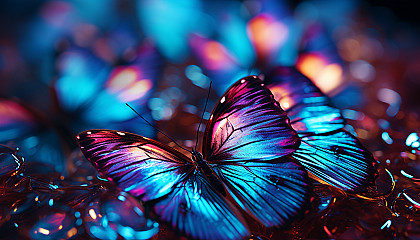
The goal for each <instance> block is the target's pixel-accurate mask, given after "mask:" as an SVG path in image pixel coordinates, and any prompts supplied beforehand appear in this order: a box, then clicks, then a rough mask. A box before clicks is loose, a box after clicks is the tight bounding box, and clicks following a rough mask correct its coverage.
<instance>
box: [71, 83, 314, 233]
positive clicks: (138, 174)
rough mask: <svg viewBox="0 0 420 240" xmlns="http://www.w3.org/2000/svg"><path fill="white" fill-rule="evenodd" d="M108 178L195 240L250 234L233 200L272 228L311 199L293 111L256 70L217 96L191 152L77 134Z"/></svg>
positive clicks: (127, 136)
mask: <svg viewBox="0 0 420 240" xmlns="http://www.w3.org/2000/svg"><path fill="white" fill-rule="evenodd" d="M77 142H78V143H79V145H80V149H81V150H82V152H83V154H84V155H85V157H86V158H87V159H88V160H90V161H91V163H92V164H93V165H94V166H95V167H96V168H97V169H98V171H99V172H100V173H101V174H102V175H103V176H104V177H106V178H109V179H112V180H113V181H114V182H116V183H117V185H118V186H119V187H121V188H122V189H123V190H124V191H127V192H129V193H131V194H132V195H134V196H136V197H138V198H139V200H141V201H143V202H144V205H145V207H146V208H150V209H152V213H151V217H154V218H157V219H159V220H160V221H161V222H163V223H166V224H168V225H169V226H171V227H172V228H174V229H176V230H177V231H178V232H179V233H180V234H181V235H185V236H187V237H191V238H195V239H241V238H243V237H245V236H249V235H250V233H249V230H248V227H247V224H246V222H245V220H244V218H243V217H242V216H241V214H240V213H239V211H238V210H237V208H236V207H235V206H234V204H233V203H231V202H230V200H228V199H233V200H234V202H235V203H236V204H237V205H238V206H239V207H240V208H242V210H244V211H245V212H246V213H247V214H249V215H250V216H252V217H253V218H254V219H256V220H257V221H258V222H260V223H262V224H264V225H265V226H267V227H286V226H287V225H289V224H290V222H291V220H293V219H294V218H296V217H297V216H298V215H300V214H301V213H303V211H304V210H305V206H306V203H308V201H309V198H310V185H309V183H308V179H307V173H306V171H305V170H304V169H303V168H302V167H301V166H300V165H299V164H297V163H296V162H295V161H294V160H293V159H292V158H289V157H284V156H286V155H288V154H291V153H293V152H294V151H295V150H296V149H297V148H298V147H299V144H300V139H299V137H298V135H297V133H296V132H295V131H294V130H293V129H292V128H291V127H290V125H289V118H288V117H287V115H286V113H285V112H284V111H283V110H282V109H281V108H280V106H279V104H278V103H277V102H276V101H275V100H274V98H273V95H272V94H271V93H270V91H269V90H268V89H267V88H266V87H265V86H264V84H263V83H262V81H261V80H260V79H258V78H257V77H255V76H249V77H245V78H243V79H241V80H239V81H237V82H236V83H235V84H233V85H232V86H231V87H230V88H229V89H228V90H227V92H226V93H225V94H223V96H222V97H221V98H220V100H219V101H218V103H217V104H216V106H215V108H214V109H213V113H212V114H211V117H210V120H209V122H208V123H207V127H206V130H205V133H204V138H203V149H202V152H203V155H202V154H201V153H199V152H198V151H197V150H196V149H193V150H192V151H190V153H191V154H192V157H191V159H189V158H188V157H187V156H185V155H184V154H182V153H181V152H178V151H177V150H175V149H174V148H171V147H169V146H167V145H164V144H162V143H160V142H157V141H155V140H152V139H149V138H146V137H142V136H139V135H136V134H133V133H128V132H122V131H113V130H88V131H84V132H82V133H80V134H79V135H78V136H77Z"/></svg>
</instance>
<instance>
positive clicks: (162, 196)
mask: <svg viewBox="0 0 420 240" xmlns="http://www.w3.org/2000/svg"><path fill="white" fill-rule="evenodd" d="M77 141H78V143H79V145H80V148H81V150H82V152H83V153H84V155H85V156H86V158H87V159H89V160H90V161H91V162H92V164H93V165H94V166H95V167H96V168H97V169H98V170H99V172H100V173H101V174H102V175H103V176H105V177H108V178H110V179H112V180H113V181H114V182H116V183H117V185H118V186H119V187H120V188H122V189H123V190H125V191H128V192H130V193H131V194H133V195H134V196H137V197H138V198H140V200H142V201H145V202H146V203H145V204H152V205H153V209H154V213H156V214H157V218H159V219H160V220H161V221H162V222H165V223H167V224H169V225H171V226H172V227H173V228H176V229H177V231H179V232H180V233H181V234H183V235H186V236H189V237H192V238H200V239H241V238H243V237H245V236H248V235H249V231H248V228H247V227H246V225H245V222H244V220H243V219H242V218H241V216H240V214H239V213H238V211H237V210H236V209H235V207H234V206H232V204H230V203H229V202H228V201H226V199H225V198H224V197H223V196H221V195H220V194H219V193H217V191H216V190H214V189H213V187H212V186H211V184H210V183H209V182H208V181H207V180H206V179H205V178H204V177H203V176H202V175H201V173H200V172H197V171H196V170H195V167H194V165H193V163H192V161H191V160H190V159H188V158H187V157H185V156H184V155H183V154H181V153H179V152H178V151H176V150H175V149H173V148H170V147H168V146H166V145H163V144H161V143H159V142H157V141H154V140H151V139H148V138H145V137H141V136H138V135H136V134H132V133H127V132H120V131H113V130H89V131H85V132H82V133H80V134H79V135H78V136H77ZM209 226H212V227H211V228H209Z"/></svg>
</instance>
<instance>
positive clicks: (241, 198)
mask: <svg viewBox="0 0 420 240" xmlns="http://www.w3.org/2000/svg"><path fill="white" fill-rule="evenodd" d="M215 169H216V172H217V173H218V175H219V176H220V178H221V179H222V180H223V182H225V184H226V186H227V189H228V190H229V192H230V194H231V195H232V197H233V198H234V199H235V200H236V202H237V203H238V204H239V205H240V206H241V207H242V208H243V209H244V210H246V211H247V212H248V213H250V214H251V215H252V216H253V217H254V218H256V219H258V220H259V221H260V222H261V223H263V224H264V225H265V226H267V227H279V226H281V227H288V226H290V225H289V224H290V223H291V222H292V220H293V219H295V218H296V217H298V216H299V215H301V214H302V213H303V211H304V210H305V208H304V206H305V205H307V202H308V201H309V198H310V194H309V193H310V185H309V184H308V182H309V179H308V177H307V173H306V171H305V169H304V168H303V167H302V166H301V165H299V164H297V163H295V162H294V161H293V160H290V159H286V158H282V159H281V160H278V161H276V162H275V163H272V162H270V163H267V162H244V163H235V164H229V165H219V166H216V167H215Z"/></svg>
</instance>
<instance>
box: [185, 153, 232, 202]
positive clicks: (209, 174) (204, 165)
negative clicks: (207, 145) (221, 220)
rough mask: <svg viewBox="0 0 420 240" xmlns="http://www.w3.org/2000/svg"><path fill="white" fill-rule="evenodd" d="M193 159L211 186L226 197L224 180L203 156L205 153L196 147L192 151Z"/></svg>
mask: <svg viewBox="0 0 420 240" xmlns="http://www.w3.org/2000/svg"><path fill="white" fill-rule="evenodd" d="M191 160H193V162H194V164H195V167H196V169H197V170H198V171H200V172H201V173H202V174H203V175H204V176H206V178H207V180H208V181H209V182H210V184H211V186H212V187H213V188H214V189H215V190H217V192H219V193H220V194H221V195H222V196H224V197H226V190H225V187H224V184H223V182H222V181H220V179H219V178H218V177H217V175H216V173H215V172H214V170H213V169H212V168H211V167H210V165H209V163H208V162H207V161H206V160H205V159H204V158H203V155H202V154H201V153H200V152H197V151H196V150H195V149H194V150H193V151H192V155H191Z"/></svg>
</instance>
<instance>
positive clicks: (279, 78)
mask: <svg viewBox="0 0 420 240" xmlns="http://www.w3.org/2000/svg"><path fill="white" fill-rule="evenodd" d="M265 82H266V84H267V87H268V88H269V89H270V90H271V92H272V93H273V95H274V98H275V99H276V100H277V101H278V102H279V103H280V105H281V107H282V108H283V109H284V110H285V111H286V112H287V115H288V116H289V118H290V121H291V124H292V127H293V129H295V130H296V131H297V132H298V134H299V136H301V137H303V136H307V135H312V134H318V133H325V132H330V131H334V130H337V129H340V128H343V127H344V124H345V120H344V118H343V116H342V115H341V112H340V110H339V109H337V108H336V107H334V106H333V105H332V103H331V101H330V99H329V98H328V97H327V96H325V95H324V94H323V93H322V92H321V90H319V88H317V87H316V86H315V85H314V84H313V83H312V81H311V80H309V79H308V78H307V77H305V76H304V75H303V74H301V73H300V72H298V71H297V70H296V69H295V68H293V67H277V68H274V69H273V70H272V71H271V72H270V73H269V74H267V76H266V79H265Z"/></svg>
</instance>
